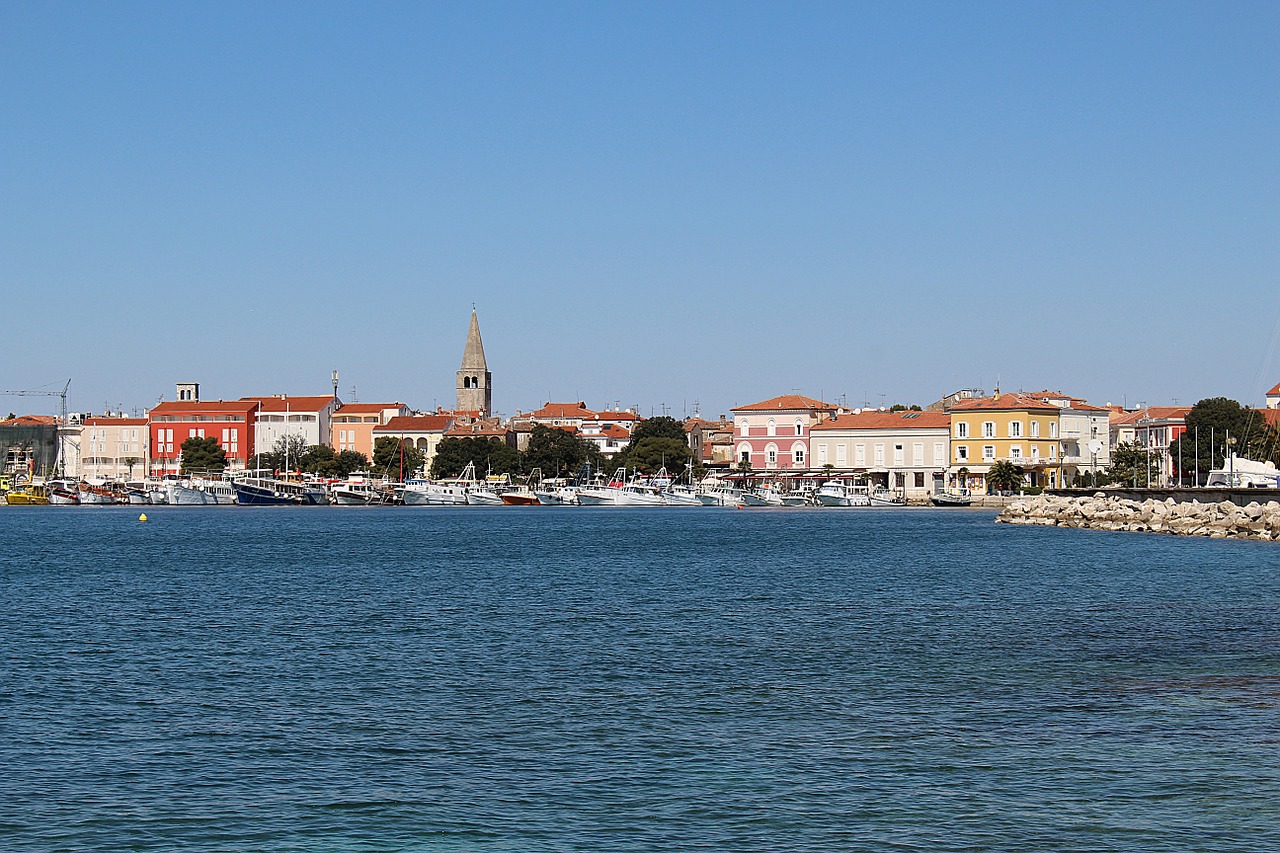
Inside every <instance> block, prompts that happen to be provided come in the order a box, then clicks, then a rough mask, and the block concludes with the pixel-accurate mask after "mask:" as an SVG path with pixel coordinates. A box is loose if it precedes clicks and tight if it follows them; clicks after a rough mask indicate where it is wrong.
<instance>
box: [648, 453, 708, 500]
mask: <svg viewBox="0 0 1280 853" xmlns="http://www.w3.org/2000/svg"><path fill="white" fill-rule="evenodd" d="M681 479H683V480H684V481H685V482H680V480H681ZM654 484H655V485H656V486H657V487H658V491H659V492H660V493H661V494H662V502H663V503H664V504H665V505H667V506H702V501H701V500H700V499H699V498H698V489H697V488H696V487H695V486H694V485H693V465H692V463H689V464H686V465H685V473H684V474H682V475H681V477H680V478H677V479H674V480H673V479H672V478H671V477H670V476H668V474H667V469H666V468H665V467H664V468H661V469H660V470H659V471H658V473H657V474H655V475H654Z"/></svg>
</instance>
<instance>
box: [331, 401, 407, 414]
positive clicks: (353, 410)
mask: <svg viewBox="0 0 1280 853" xmlns="http://www.w3.org/2000/svg"><path fill="white" fill-rule="evenodd" d="M402 406H404V403H343V404H342V408H340V409H338V411H336V412H334V414H335V415H344V414H345V415H359V414H377V413H379V412H381V411H382V410H383V409H399V408H401V407H402Z"/></svg>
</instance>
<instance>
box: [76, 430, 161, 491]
mask: <svg viewBox="0 0 1280 853" xmlns="http://www.w3.org/2000/svg"><path fill="white" fill-rule="evenodd" d="M148 435H149V431H148V429H147V419H146V418H123V417H105V416H104V417H92V416H88V417H85V418H83V419H81V421H80V448H79V450H80V452H79V453H78V454H76V456H78V464H77V465H75V466H74V467H75V472H74V473H73V472H72V471H71V470H70V469H71V467H72V466H70V465H68V471H67V475H68V476H79V477H80V479H82V480H88V481H89V482H101V481H105V480H112V481H127V480H133V479H137V478H139V477H145V476H146V475H147V458H148V457H149V456H150V453H149V452H148V444H147V436H148ZM69 461H70V460H69Z"/></svg>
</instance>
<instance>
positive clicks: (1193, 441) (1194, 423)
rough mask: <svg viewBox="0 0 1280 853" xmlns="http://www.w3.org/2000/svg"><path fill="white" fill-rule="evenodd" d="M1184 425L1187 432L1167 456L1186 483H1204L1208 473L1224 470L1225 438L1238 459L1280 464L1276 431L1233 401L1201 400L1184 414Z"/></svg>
mask: <svg viewBox="0 0 1280 853" xmlns="http://www.w3.org/2000/svg"><path fill="white" fill-rule="evenodd" d="M1186 423H1187V431H1186V432H1185V433H1183V434H1182V435H1181V436H1179V437H1178V438H1177V439H1175V440H1174V441H1173V442H1171V443H1170V445H1169V455H1170V457H1172V459H1173V464H1174V467H1176V468H1177V469H1178V471H1179V472H1180V474H1181V476H1182V477H1183V478H1184V479H1186V480H1188V481H1189V484H1199V483H1203V482H1204V481H1205V480H1206V479H1207V478H1208V476H1209V471H1211V470H1212V469H1214V468H1225V467H1226V458H1227V453H1228V448H1227V440H1228V438H1230V439H1232V441H1233V449H1234V451H1235V453H1236V454H1237V455H1239V456H1243V457H1245V458H1246V459H1256V460H1259V461H1266V460H1270V461H1272V462H1280V446H1278V445H1280V442H1277V435H1276V431H1275V430H1274V429H1272V428H1270V427H1269V426H1268V425H1267V422H1266V420H1265V419H1264V418H1263V416H1262V415H1261V414H1260V413H1259V412H1257V411H1255V410H1254V409H1249V408H1246V407H1244V406H1242V405H1240V404H1239V403H1238V402H1236V401H1235V400H1232V399H1229V398H1227V397H1210V398H1208V399H1205V400H1201V401H1200V402H1198V403H1196V404H1195V405H1194V406H1193V407H1192V408H1191V411H1190V412H1188V413H1187V418H1186ZM1197 466H1198V467H1197Z"/></svg>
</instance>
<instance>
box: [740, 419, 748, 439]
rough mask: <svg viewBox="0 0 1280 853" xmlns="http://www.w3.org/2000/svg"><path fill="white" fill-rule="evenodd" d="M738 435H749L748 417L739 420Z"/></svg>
mask: <svg viewBox="0 0 1280 853" xmlns="http://www.w3.org/2000/svg"><path fill="white" fill-rule="evenodd" d="M738 435H744V436H745V435H747V419H746V418H743V419H742V420H740V421H738Z"/></svg>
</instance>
